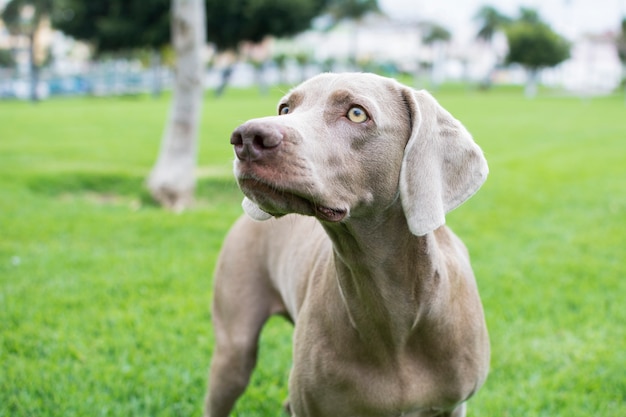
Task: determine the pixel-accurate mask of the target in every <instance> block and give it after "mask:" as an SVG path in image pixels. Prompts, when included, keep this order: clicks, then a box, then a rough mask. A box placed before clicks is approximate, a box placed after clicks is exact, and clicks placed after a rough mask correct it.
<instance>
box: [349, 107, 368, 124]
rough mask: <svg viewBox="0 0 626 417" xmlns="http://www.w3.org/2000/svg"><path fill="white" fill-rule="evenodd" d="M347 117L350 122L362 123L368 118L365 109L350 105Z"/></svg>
mask: <svg viewBox="0 0 626 417" xmlns="http://www.w3.org/2000/svg"><path fill="white" fill-rule="evenodd" d="M347 117H348V119H350V121H351V122H354V123H364V122H367V121H368V120H369V117H368V115H367V113H366V112H365V110H363V109H362V108H361V107H357V106H355V107H352V108H351V109H350V110H348V114H347Z"/></svg>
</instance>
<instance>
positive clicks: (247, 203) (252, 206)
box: [241, 197, 272, 222]
mask: <svg viewBox="0 0 626 417" xmlns="http://www.w3.org/2000/svg"><path fill="white" fill-rule="evenodd" d="M241 207H243V211H245V212H246V214H247V215H248V216H250V217H251V218H252V219H253V220H258V221H260V222H261V221H264V220H268V219H270V218H271V217H272V215H271V214H269V213H266V212H264V211H263V210H261V209H260V208H259V206H257V205H256V203H254V202H253V201H252V200H250V199H249V198H248V197H244V198H243V201H242V202H241Z"/></svg>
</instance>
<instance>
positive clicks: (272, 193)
mask: <svg viewBox="0 0 626 417" xmlns="http://www.w3.org/2000/svg"><path fill="white" fill-rule="evenodd" d="M238 183H239V187H240V188H241V190H242V191H243V193H244V194H245V195H246V196H247V197H248V198H250V199H251V200H252V201H254V202H255V203H256V204H258V205H259V207H260V208H261V209H262V210H263V211H265V212H267V213H269V214H271V215H272V216H275V217H280V216H283V215H285V214H289V213H298V214H304V215H306V216H314V217H316V218H318V219H319V220H322V221H326V222H332V223H337V222H340V221H342V220H343V219H344V218H345V217H346V216H347V214H348V210H346V209H341V208H334V207H328V206H325V205H322V204H320V203H317V202H316V201H315V200H314V199H313V198H311V197H306V196H303V195H302V194H301V193H298V192H296V191H291V190H286V189H281V188H280V187H277V186H275V185H272V184H268V183H266V182H263V181H261V180H258V179H256V178H239V179H238Z"/></svg>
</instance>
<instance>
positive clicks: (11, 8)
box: [0, 0, 53, 36]
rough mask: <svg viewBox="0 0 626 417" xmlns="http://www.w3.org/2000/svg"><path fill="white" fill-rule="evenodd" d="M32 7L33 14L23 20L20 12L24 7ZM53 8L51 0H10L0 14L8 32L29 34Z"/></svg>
mask: <svg viewBox="0 0 626 417" xmlns="http://www.w3.org/2000/svg"><path fill="white" fill-rule="evenodd" d="M29 6H30V7H32V13H33V15H32V16H31V17H30V21H29V22H25V21H24V20H23V18H22V13H23V11H24V8H25V7H29ZM52 10H53V0H11V1H9V2H8V3H7V5H6V6H5V8H4V10H3V11H2V15H1V16H0V17H1V18H2V20H3V21H4V23H5V24H6V26H7V29H8V30H9V32H11V33H13V34H20V35H26V36H31V35H32V33H34V32H35V30H37V27H38V26H39V23H40V22H41V20H42V19H43V18H45V17H49V16H50V15H51V13H52Z"/></svg>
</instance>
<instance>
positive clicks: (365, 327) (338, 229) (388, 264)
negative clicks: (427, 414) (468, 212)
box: [324, 207, 440, 353]
mask: <svg viewBox="0 0 626 417" xmlns="http://www.w3.org/2000/svg"><path fill="white" fill-rule="evenodd" d="M324 228H325V229H326V232H327V233H328V235H329V236H330V238H331V240H332V242H333V249H334V267H335V270H336V273H337V274H336V275H337V279H338V283H339V287H340V290H341V297H342V300H343V302H344V304H345V306H346V309H347V312H348V315H349V316H350V320H351V321H352V326H353V327H354V328H355V329H356V330H357V332H358V334H359V337H360V338H361V339H363V340H367V343H369V344H374V345H375V344H376V343H380V344H382V345H384V346H380V348H379V349H377V348H375V349H376V351H377V352H381V353H382V352H387V353H391V352H389V350H390V349H391V350H397V349H401V348H403V347H404V346H405V345H406V343H407V342H408V338H409V337H410V335H411V334H412V332H413V330H414V329H415V326H416V325H417V323H418V321H419V319H420V317H421V316H422V314H423V313H424V312H425V309H428V308H429V304H430V303H431V302H432V298H433V295H434V294H437V293H438V286H439V285H440V282H439V280H438V279H437V278H438V273H437V270H438V265H437V262H438V261H439V257H438V255H437V253H438V250H437V248H436V245H435V242H434V236H433V234H432V233H430V234H428V235H426V236H421V237H418V236H414V235H412V234H411V233H410V231H409V229H408V226H407V223H406V218H405V216H404V214H403V212H402V210H401V208H399V207H395V208H394V207H392V208H390V209H389V210H388V212H386V213H384V215H383V216H381V217H380V218H378V219H375V220H373V219H349V220H348V221H347V222H345V223H339V224H324Z"/></svg>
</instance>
